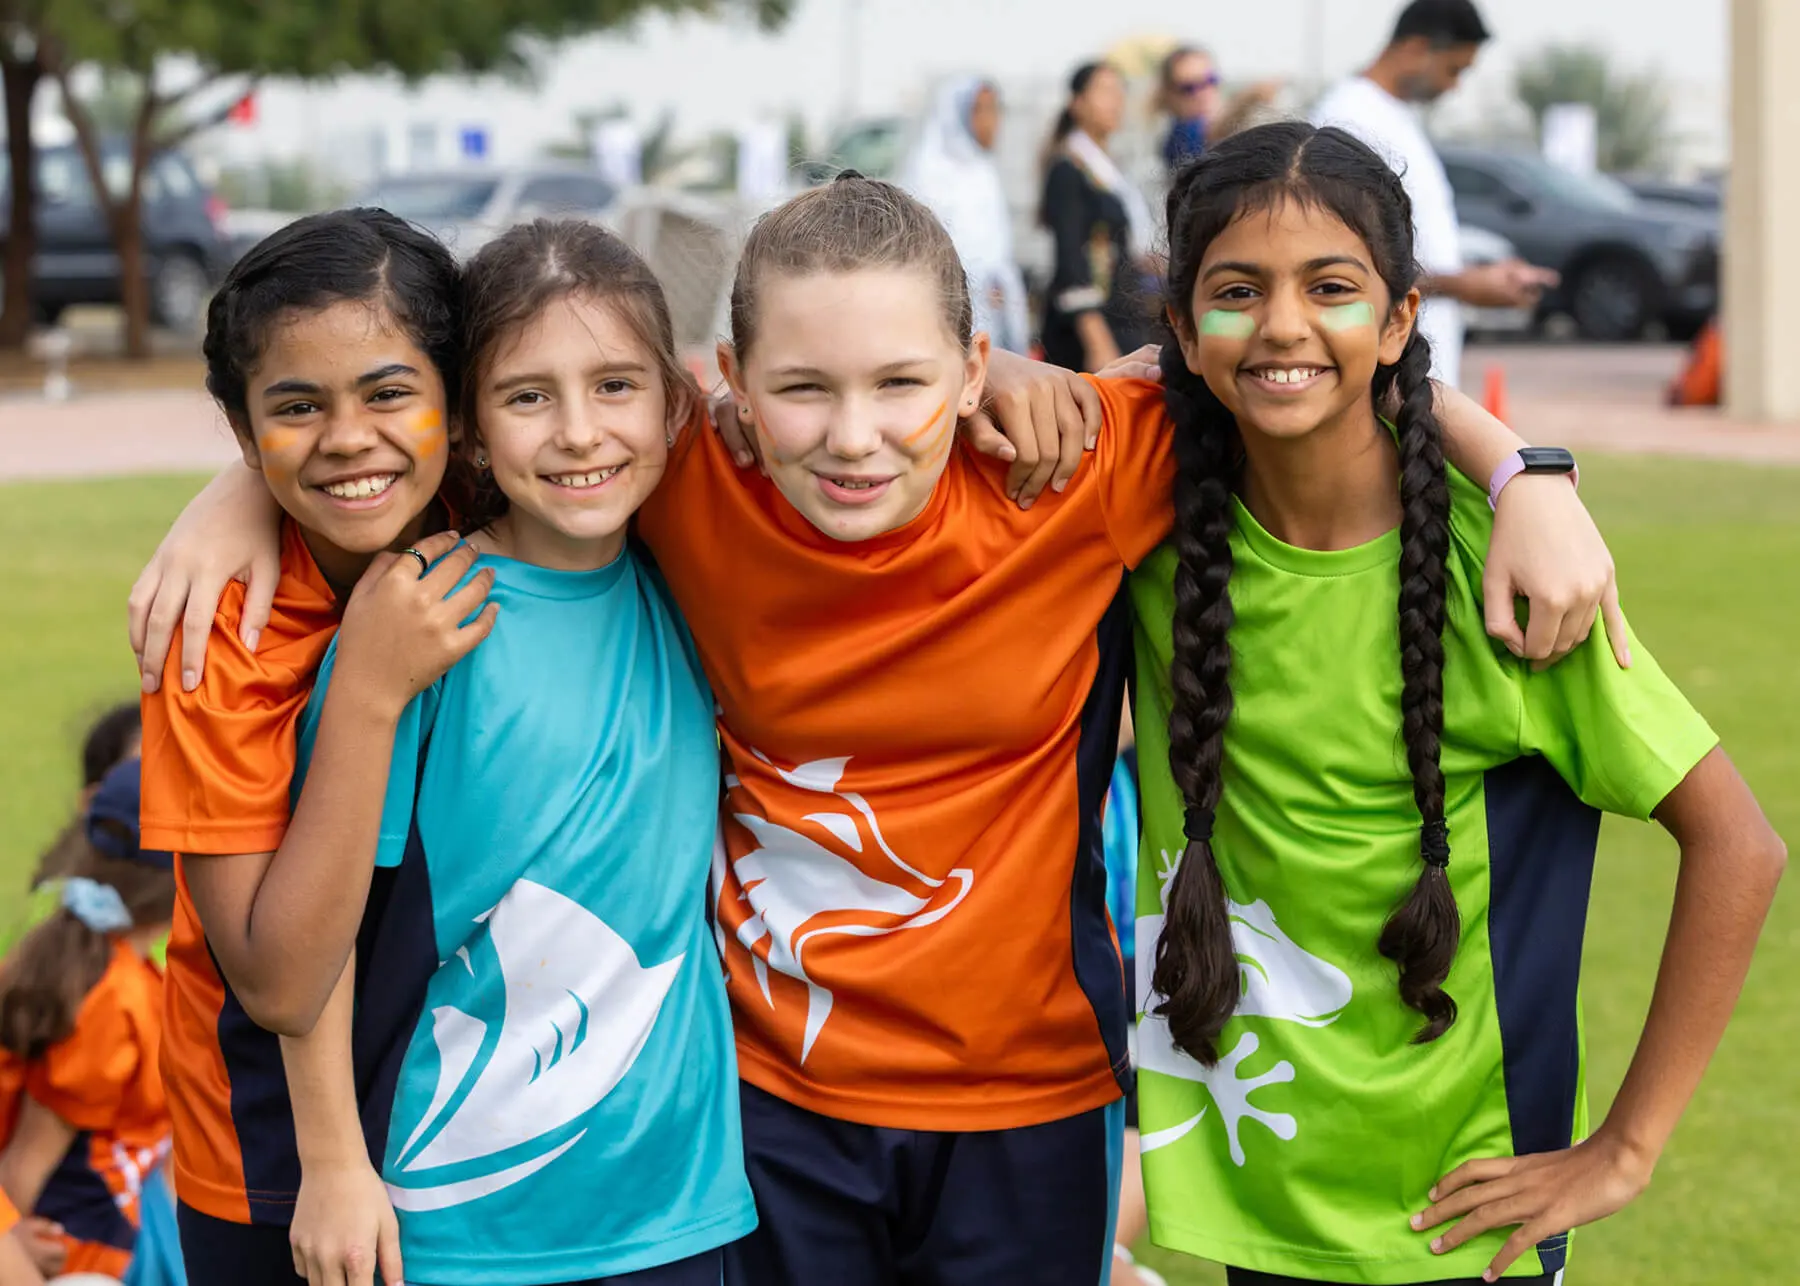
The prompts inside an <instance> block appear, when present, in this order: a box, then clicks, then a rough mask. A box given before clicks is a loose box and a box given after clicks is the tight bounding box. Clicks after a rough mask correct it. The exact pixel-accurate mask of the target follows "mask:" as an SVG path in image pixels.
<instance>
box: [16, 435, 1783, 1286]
mask: <svg viewBox="0 0 1800 1286" xmlns="http://www.w3.org/2000/svg"><path fill="white" fill-rule="evenodd" d="M198 483H199V480H198V479H195V478H154V479H132V480H109V481H103V482H81V483H34V484H18V485H8V486H4V487H0V548H3V549H5V550H6V553H7V557H6V559H5V562H4V564H3V570H0V601H4V602H5V603H6V605H7V613H6V628H5V630H4V631H3V632H0V744H3V745H4V746H5V747H6V763H7V768H8V771H7V772H6V774H5V779H4V785H0V888H5V889H6V890H7V892H6V894H5V895H4V896H3V897H0V908H5V910H4V911H0V935H3V933H4V927H5V922H6V921H8V920H10V919H11V918H12V916H11V913H12V912H13V910H14V909H15V908H17V907H19V906H20V905H21V904H22V901H23V898H22V896H19V895H17V894H15V893H14V892H13V890H17V889H20V888H21V887H22V882H23V880H24V878H25V875H26V873H27V871H28V868H29V865H30V863H31V862H32V860H33V859H34V858H35V856H36V854H37V852H38V850H39V848H40V847H41V846H42V845H43V844H44V843H45V842H46V841H47V840H48V839H49V838H50V837H51V836H52V835H53V834H54V832H55V831H56V829H57V828H58V826H60V825H61V824H62V823H63V822H64V821H65V820H66V818H67V815H68V809H69V807H70V803H71V799H72V796H73V794H74V791H75V787H76V785H77V781H76V748H77V745H78V743H79V740H80V737H81V734H82V732H83V730H84V729H85V727H86V724H87V721H88V720H89V719H90V718H91V717H92V716H93V715H94V714H95V713H96V712H97V711H99V710H100V709H103V708H104V707H105V706H106V705H107V704H108V703H110V702H113V701H116V700H120V699H128V698H130V697H131V695H132V694H133V693H134V692H135V691H136V674H135V671H134V669H133V666H132V661H131V655H130V652H129V650H128V649H127V647H126V644H125V632H124V603H125V594H126V591H127V590H128V588H129V587H130V584H131V580H132V578H133V576H135V574H136V573H137V570H138V568H139V567H140V566H142V564H143V561H144V559H145V558H146V557H147V556H148V555H149V553H150V551H151V549H152V548H154V546H155V544H156V541H157V539H158V538H159V537H160V536H161V534H162V532H163V530H164V528H165V526H166V525H167V523H168V521H169V519H170V518H172V517H173V516H174V514H175V511H176V509H177V508H178V507H179V506H180V504H181V502H182V501H183V500H185V499H186V498H187V497H188V496H189V495H190V494H192V492H193V491H194V490H195V489H196V488H197V486H198ZM1582 486H1583V491H1584V494H1585V495H1586V497H1587V500H1588V502H1589V504H1590V505H1591V506H1592V507H1593V509H1594V512H1595V514H1596V515H1597V516H1598V517H1599V519H1600V522H1601V525H1602V526H1603V527H1604V528H1605V530H1606V532H1607V535H1608V538H1609V539H1610V541H1611V543H1612V547H1613V550H1614V552H1615V554H1616V555H1617V557H1618V561H1619V566H1620V576H1621V580H1622V581H1623V583H1624V586H1625V606H1626V610H1627V611H1628V612H1629V613H1630V614H1631V616H1632V619H1633V623H1634V624H1635V626H1636V627H1637V630H1638V633H1639V634H1640V636H1641V637H1642V638H1643V639H1644V641H1645V642H1646V644H1647V645H1648V646H1649V647H1651V648H1652V649H1653V650H1654V651H1655V653H1656V655H1657V658H1658V659H1659V660H1660V661H1661V663H1662V665H1663V667H1664V668H1665V669H1666V670H1667V671H1668V672H1669V674H1670V675H1671V676H1672V677H1673V678H1674V679H1675V681H1676V682H1677V683H1679V684H1680V685H1681V686H1682V687H1683V688H1684V689H1685V690H1686V691H1687V693H1688V694H1689V696H1690V697H1692V699H1693V700H1694V701H1695V703H1696V704H1697V705H1699V707H1700V708H1701V710H1702V711H1703V712H1704V713H1705V714H1706V716H1707V717H1708V718H1709V719H1710V720H1711V721H1712V723H1713V726H1714V727H1716V728H1717V729H1718V731H1719V733H1720V735H1721V736H1722V737H1723V738H1724V740H1725V745H1726V747H1727V748H1728V749H1729V750H1730V751H1731V753H1732V755H1733V757H1734V758H1735V759H1736V760H1737V762H1738V764H1739V765H1740V767H1741V768H1742V769H1743V771H1744V773H1745V775H1746V776H1747V777H1749V779H1750V782H1751V785H1752V786H1753V787H1755V788H1756V790H1757V791H1758V793H1759V794H1760V795H1761V797H1762V800H1763V803H1764V806H1765V807H1766V808H1767V809H1768V810H1769V813H1770V815H1771V816H1772V817H1773V818H1774V821H1775V825H1776V827H1777V829H1779V830H1780V831H1781V832H1782V834H1783V835H1785V836H1787V837H1788V838H1789V839H1790V841H1792V840H1793V839H1795V838H1800V736H1797V735H1796V730H1797V729H1800V682H1797V681H1796V677H1795V667H1794V665H1793V657H1794V656H1795V645H1794V639H1795V638H1796V637H1800V570H1796V569H1800V470H1783V469H1775V468H1743V467H1734V466H1726V465H1712V464H1695V463H1688V462H1669V461H1649V460H1626V459H1605V458H1598V457H1596V458H1594V459H1592V460H1588V461H1584V467H1583V471H1582ZM1674 858H1675V850H1674V846H1673V845H1672V844H1671V843H1670V842H1669V840H1668V839H1667V837H1666V836H1664V835H1663V834H1662V832H1661V831H1660V830H1657V829H1655V828H1654V827H1649V826H1642V825H1638V824H1635V823H1630V822H1622V821H1617V820H1613V819H1609V820H1608V822H1607V824H1606V829H1605V832H1604V836H1603V841H1602V851H1601V856H1600V866H1599V872H1598V875H1597V877H1596V886H1595V890H1594V903H1593V905H1594V909H1595V914H1594V915H1593V917H1592V920H1591V923H1590V926H1589V935H1588V943H1587V973H1586V985H1585V988H1584V990H1585V993H1586V1000H1587V1018H1588V1038H1589V1045H1590V1048H1591V1051H1592V1069H1591V1078H1590V1079H1591V1084H1592V1086H1593V1095H1594V1110H1595V1117H1596V1119H1598V1118H1599V1115H1600V1113H1601V1112H1602V1111H1603V1110H1604V1108H1605V1105H1606V1103H1607V1101H1608V1100H1609V1099H1610V1096H1611V1094H1612V1092H1613V1089H1614V1087H1616V1086H1617V1085H1618V1082H1619V1079H1620V1078H1621V1076H1622V1075H1623V1074H1624V1071H1625V1066H1626V1063H1627V1061H1628V1060H1629V1058H1630V1055H1631V1049H1632V1045H1633V1043H1634V1042H1635V1040H1636V1038H1637V1033H1638V1029H1639V1027H1640V1025H1641V1023H1642V1021H1643V1015H1644V1010H1645V1007H1646V1006H1647V1005H1648V1003H1649V998H1650V988H1651V983H1652V981H1653V979H1654V973H1655V967H1656V959H1657V953H1658V951H1659V949H1660V946H1661V942H1662V935H1663V929H1664V925H1665V923H1666V919H1667V914H1668V905H1669V898H1670V895H1671V891H1672V889H1673V885H1674V874H1675V861H1674ZM1797 899H1800V895H1797V894H1796V893H1795V892H1794V890H1793V889H1792V888H1791V887H1790V888H1788V889H1786V890H1784V892H1783V895H1782V897H1781V898H1780V899H1779V900H1778V901H1777V903H1776V907H1775V912H1774V915H1773V917H1772V919H1771V920H1770V923H1769V928H1768V931H1767V933H1766V934H1765V936H1764V939H1763V945H1762V950H1761V954H1760V956H1759V958H1758V960H1757V965H1756V969H1755V971H1754V973H1753V974H1752V976H1751V979H1750V984H1749V987H1748V989H1747V990H1746V992H1745V995H1744V1000H1743V1003H1742V1005H1741V1006H1740V1007H1739V1009H1738V1013H1737V1019H1736V1022H1735V1023H1734V1025H1733V1027H1732V1029H1731V1032H1730V1034H1729V1035H1728V1036H1727V1037H1726V1040H1725V1045H1724V1048H1723V1049H1722V1050H1721V1052H1720V1054H1719V1057H1718V1060H1717V1062H1716V1063H1715V1064H1714V1066H1713V1069H1712V1073H1711V1075H1710V1076H1709V1077H1708V1080H1707V1082H1706V1084H1705V1086H1704V1087H1703V1088H1702V1090H1701V1092H1700V1095H1699V1097H1698V1098H1697V1099H1696V1101H1695V1103H1694V1105H1693V1107H1692V1108H1691V1109H1690V1110H1689V1112H1688V1114H1687V1118H1686V1120H1685V1121H1684V1122H1683V1124H1682V1127H1681V1130H1680V1131H1679V1133H1677V1134H1676V1136H1675V1139H1674V1142H1673V1143H1672V1144H1671V1145H1670V1147H1669V1150H1668V1152H1667V1154H1666V1155H1665V1156H1664V1158H1663V1161H1662V1165H1661V1168H1660V1170H1659V1171H1658V1173H1657V1178H1656V1183H1655V1184H1654V1186H1653V1187H1652V1188H1651V1190H1650V1191H1649V1192H1648V1193H1647V1194H1646V1195H1645V1196H1644V1197H1643V1198H1642V1199H1641V1200H1640V1201H1638V1202H1637V1204H1636V1205H1634V1206H1633V1207H1631V1208H1630V1209H1629V1210H1627V1211H1625V1212H1624V1213H1623V1214H1621V1215H1619V1216H1618V1217H1617V1218H1615V1219H1613V1220H1611V1221H1609V1222H1608V1223H1605V1224H1602V1225H1600V1226H1598V1227H1596V1228H1593V1229H1591V1230H1589V1231H1588V1232H1586V1233H1584V1234H1583V1235H1582V1236H1581V1238H1580V1239H1579V1243H1578V1244H1579V1249H1578V1250H1577V1252H1576V1257H1575V1266H1574V1267H1573V1268H1572V1270H1571V1272H1570V1274H1569V1277H1568V1282H1569V1286H1622V1284H1625V1283H1657V1284H1658V1286H1715V1284H1717V1283H1722V1282H1742V1283H1765V1282H1777V1281H1785V1280H1791V1279H1792V1274H1793V1272H1794V1269H1793V1265H1794V1263H1795V1262H1796V1261H1800V1220H1797V1219H1796V1218H1795V1217H1794V1207H1793V1201H1794V1195H1795V1194H1794V1187H1793V1176H1794V1175H1795V1174H1796V1173H1797V1171H1796V1163H1795V1160H1794V1151H1795V1147H1796V1143H1795V1141H1796V1140H1800V1072H1796V1070H1795V1065H1796V1062H1797V1061H1800V1006H1796V1005H1795V1004H1794V1003H1793V1001H1792V998H1791V996H1790V995H1789V994H1787V993H1786V992H1785V991H1784V990H1783V987H1784V984H1785V983H1787V982H1788V981H1789V980H1791V979H1793V978H1795V977H1800V900H1797ZM1146 1258H1147V1261H1148V1262H1150V1263H1152V1264H1154V1265H1156V1266H1157V1267H1158V1268H1159V1269H1160V1270H1161V1271H1163V1272H1164V1273H1165V1274H1166V1275H1167V1276H1168V1277H1169V1280H1170V1281H1171V1283H1175V1284H1177V1286H1198V1284H1200V1283H1208V1284H1210V1283H1216V1282H1218V1281H1220V1280H1222V1276H1221V1275H1220V1274H1218V1273H1217V1272H1216V1271H1215V1270H1213V1269H1212V1268H1210V1267H1208V1266H1206V1265H1201V1264H1197V1263H1195V1262H1194V1261H1192V1260H1184V1259H1182V1258H1180V1257H1178V1256H1170V1255H1166V1254H1163V1253H1162V1252H1159V1251H1156V1250H1154V1249H1149V1250H1147V1252H1146Z"/></svg>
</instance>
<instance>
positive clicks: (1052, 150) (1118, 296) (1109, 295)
mask: <svg viewBox="0 0 1800 1286" xmlns="http://www.w3.org/2000/svg"><path fill="white" fill-rule="evenodd" d="M1124 117H1125V82H1124V80H1123V78H1121V77H1120V75H1119V73H1118V72H1117V71H1115V70H1114V69H1113V68H1112V67H1110V66H1108V65H1107V64H1106V63H1084V64H1082V66H1080V67H1079V68H1077V69H1076V71H1075V74H1074V75H1073V76H1072V77H1070V79H1069V99H1068V102H1067V104H1066V105H1065V106H1064V107H1063V110H1062V114H1061V115H1060V116H1059V117H1057V121H1056V128H1055V129H1054V130H1053V131H1052V132H1051V135H1050V143H1049V146H1048V148H1047V149H1046V153H1045V157H1044V161H1045V166H1044V197H1043V201H1042V203H1041V205H1040V206H1039V207H1038V219H1039V221H1040V222H1041V223H1042V224H1043V225H1044V227H1046V228H1048V229H1049V231H1050V236H1051V240H1052V242H1053V243H1054V247H1055V261H1054V264H1053V267H1052V269H1051V274H1050V287H1049V289H1048V290H1047V291H1046V292H1045V301H1044V327H1043V343H1044V356H1045V359H1046V360H1047V361H1050V362H1053V363H1055V364H1056V365H1058V366H1064V367H1067V368H1068V369H1070V370H1076V371H1094V370H1098V369H1100V368H1101V367H1102V366H1105V365H1106V364H1107V363H1108V362H1111V361H1112V360H1113V359H1115V358H1116V357H1118V356H1119V355H1120V354H1121V353H1127V352H1130V351H1131V350H1132V349H1134V348H1137V347H1138V346H1139V345H1141V344H1143V343H1144V342H1145V341H1146V340H1147V339H1148V338H1149V331H1150V325H1149V316H1150V315H1149V312H1148V310H1147V309H1148V305H1147V302H1146V301H1147V298H1148V296H1147V295H1146V294H1145V292H1144V290H1143V285H1144V280H1143V277H1144V264H1145V261H1147V259H1148V258H1149V255H1150V253H1151V250H1152V248H1153V246H1154V243H1155V238H1156V224H1155V222H1154V221H1153V219H1152V218H1151V214H1150V206H1149V203H1148V202H1146V201H1145V200H1144V196H1143V193H1141V192H1140V191H1138V189H1137V187H1136V186H1135V185H1134V184H1133V183H1132V182H1131V180H1129V179H1128V178H1126V177H1125V174H1124V172H1123V171H1122V170H1120V168H1119V166H1118V164H1117V163H1116V162H1115V161H1114V160H1113V158H1112V157H1111V156H1110V155H1109V154H1108V153H1107V150H1106V143H1107V140H1108V139H1109V138H1111V137H1112V136H1113V134H1114V133H1116V132H1117V130H1118V128H1119V125H1120V123H1121V122H1122V121H1123V120H1124Z"/></svg>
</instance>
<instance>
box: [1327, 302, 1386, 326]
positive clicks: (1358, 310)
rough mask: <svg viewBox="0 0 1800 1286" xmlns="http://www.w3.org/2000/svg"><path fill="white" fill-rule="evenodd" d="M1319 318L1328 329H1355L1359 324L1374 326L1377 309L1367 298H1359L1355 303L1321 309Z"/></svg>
mask: <svg viewBox="0 0 1800 1286" xmlns="http://www.w3.org/2000/svg"><path fill="white" fill-rule="evenodd" d="M1319 320H1320V321H1321V322H1323V323H1324V325H1325V328H1326V329H1327V330H1354V329H1355V328H1356V327H1358V326H1373V325H1374V324H1375V309H1374V307H1373V306H1372V305H1371V304H1370V303H1369V302H1368V301H1367V300H1363V299H1359V300H1357V301H1356V302H1355V303H1354V304H1339V305H1338V306H1337V307H1336V308H1322V309H1320V310H1319Z"/></svg>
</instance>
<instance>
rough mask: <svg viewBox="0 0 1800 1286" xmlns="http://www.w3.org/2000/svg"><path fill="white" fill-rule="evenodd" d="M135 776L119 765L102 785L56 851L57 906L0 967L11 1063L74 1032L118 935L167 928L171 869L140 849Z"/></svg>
mask: <svg viewBox="0 0 1800 1286" xmlns="http://www.w3.org/2000/svg"><path fill="white" fill-rule="evenodd" d="M138 773H139V767H138V761H137V760H136V759H127V760H125V761H124V762H122V763H120V764H118V765H116V766H115V767H114V768H113V769H112V770H111V771H110V772H108V773H106V775H105V776H104V777H103V778H102V780H101V782H100V783H99V785H98V788H97V789H96V791H95V793H94V796H93V798H92V799H91V800H90V801H89V803H88V807H87V810H86V812H85V814H84V815H83V817H82V818H81V819H80V820H79V821H78V822H77V823H76V824H75V825H74V826H73V827H71V828H70V832H71V834H72V835H73V837H74V838H73V839H69V838H67V837H65V840H64V841H63V842H64V843H65V844H68V845H69V846H70V847H69V848H68V852H67V853H66V858H67V866H68V869H67V870H66V871H65V872H63V878H64V880H65V883H64V884H63V886H62V892H63V905H61V906H59V907H58V908H57V909H56V910H55V911H54V912H53V913H52V914H51V915H50V917H49V918H48V919H47V920H45V921H44V922H43V923H42V924H39V925H38V926H37V927H36V928H34V929H32V930H31V932H29V933H27V934H26V935H25V936H24V937H23V938H21V939H19V941H18V943H17V944H16V945H15V946H14V947H13V949H12V950H11V951H10V952H8V953H7V955H6V958H5V959H4V960H0V1049H4V1050H5V1051H7V1052H8V1053H11V1054H13V1055H14V1056H16V1057H18V1058H21V1059H24V1060H26V1061H30V1060H32V1059H36V1058H41V1057H43V1055H44V1053H45V1052H46V1051H47V1050H49V1048H50V1047H51V1046H52V1045H55V1044H56V1043H57V1042H59V1041H62V1040H64V1039H66V1038H67V1037H68V1036H69V1035H70V1034H71V1033H73V1032H74V1030H75V1018H76V1015H78V1014H79V1013H80V1012H81V1006H82V1004H83V1002H84V1001H86V999H87V994H88V992H90V991H92V990H93V989H94V987H95V985H96V984H98V983H99V981H100V979H101V978H102V977H103V976H104V975H105V973H106V969H107V965H108V964H109V963H110V962H111V960H112V952H113V939H114V937H115V936H116V935H118V934H120V933H124V932H127V931H128V930H129V929H132V928H140V927H142V928H148V927H150V926H152V925H160V924H166V923H168V921H170V920H171V919H173V918H174V915H175V873H174V870H173V860H172V859H171V858H170V857H169V855H168V854H162V853H144V852H142V851H141V850H140V849H139V847H138V811H139V788H138Z"/></svg>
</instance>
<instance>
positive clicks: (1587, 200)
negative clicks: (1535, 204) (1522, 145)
mask: <svg viewBox="0 0 1800 1286" xmlns="http://www.w3.org/2000/svg"><path fill="white" fill-rule="evenodd" d="M1524 164H1525V165H1526V167H1527V169H1528V170H1529V171H1530V173H1531V177H1532V179H1533V181H1534V182H1536V183H1537V184H1538V185H1539V187H1541V188H1542V189H1543V190H1544V191H1545V192H1547V193H1549V194H1550V197H1551V199H1552V200H1556V201H1564V202H1567V203H1568V204H1569V205H1572V206H1576V207H1577V208H1580V209H1584V210H1603V211H1606V212H1608V213H1612V214H1626V213H1629V212H1630V211H1632V210H1635V209H1637V207H1638V199H1637V196H1636V194H1635V193H1633V192H1632V190H1631V189H1630V188H1628V187H1626V186H1625V185H1624V184H1623V183H1621V182H1619V181H1618V180H1617V179H1615V178H1613V177H1612V175H1610V174H1577V173H1575V171H1573V170H1565V169H1563V168H1562V167H1561V166H1558V165H1552V164H1550V163H1549V162H1548V161H1539V160H1536V159H1531V160H1528V161H1526V162H1524Z"/></svg>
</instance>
